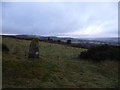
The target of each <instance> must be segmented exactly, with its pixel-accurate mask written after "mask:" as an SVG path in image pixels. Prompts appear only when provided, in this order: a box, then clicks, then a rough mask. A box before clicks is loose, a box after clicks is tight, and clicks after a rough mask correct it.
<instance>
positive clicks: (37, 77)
mask: <svg viewBox="0 0 120 90" xmlns="http://www.w3.org/2000/svg"><path fill="white" fill-rule="evenodd" d="M2 40H3V43H4V44H6V45H7V46H8V47H9V49H10V52H9V53H4V52H3V53H2V69H3V70H2V71H3V72H2V74H3V75H2V78H3V83H2V84H3V88H117V87H118V62H117V61H109V60H107V61H103V62H100V63H95V62H92V61H86V60H81V59H79V58H78V55H79V54H80V52H82V51H84V50H87V49H81V48H74V47H67V46H63V45H59V44H52V43H47V42H41V41H40V42H39V49H40V54H41V58H40V59H35V60H33V59H28V58H27V56H28V48H29V44H30V41H27V40H19V39H13V38H9V37H4V38H3V39H2Z"/></svg>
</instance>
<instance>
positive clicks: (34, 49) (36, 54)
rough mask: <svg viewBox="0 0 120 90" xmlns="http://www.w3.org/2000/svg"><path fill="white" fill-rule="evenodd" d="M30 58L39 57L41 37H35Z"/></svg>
mask: <svg viewBox="0 0 120 90" xmlns="http://www.w3.org/2000/svg"><path fill="white" fill-rule="evenodd" d="M28 58H39V39H38V38H34V39H33V40H32V42H31V43H30V46H29V53H28Z"/></svg>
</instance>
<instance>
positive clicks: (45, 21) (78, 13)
mask: <svg viewBox="0 0 120 90" xmlns="http://www.w3.org/2000/svg"><path fill="white" fill-rule="evenodd" d="M2 34H29V35H31V34H32V35H33V34H36V35H42V36H49V35H50V36H63V37H65V36H68V37H76V38H80V37H116V36H118V3H117V2H69V3H68V2H35V3H33V2H4V3H2Z"/></svg>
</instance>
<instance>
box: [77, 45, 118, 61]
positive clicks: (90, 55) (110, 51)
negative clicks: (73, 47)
mask: <svg viewBox="0 0 120 90" xmlns="http://www.w3.org/2000/svg"><path fill="white" fill-rule="evenodd" d="M119 50H120V47H115V46H110V45H102V46H93V47H91V48H89V49H88V50H87V51H83V52H81V54H80V55H79V57H80V58H82V59H89V60H94V61H102V60H107V59H108V60H120V57H119Z"/></svg>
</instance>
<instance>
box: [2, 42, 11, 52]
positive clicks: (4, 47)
mask: <svg viewBox="0 0 120 90" xmlns="http://www.w3.org/2000/svg"><path fill="white" fill-rule="evenodd" d="M2 51H3V52H4V51H5V52H9V48H8V47H7V46H6V45H5V44H3V43H2Z"/></svg>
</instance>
